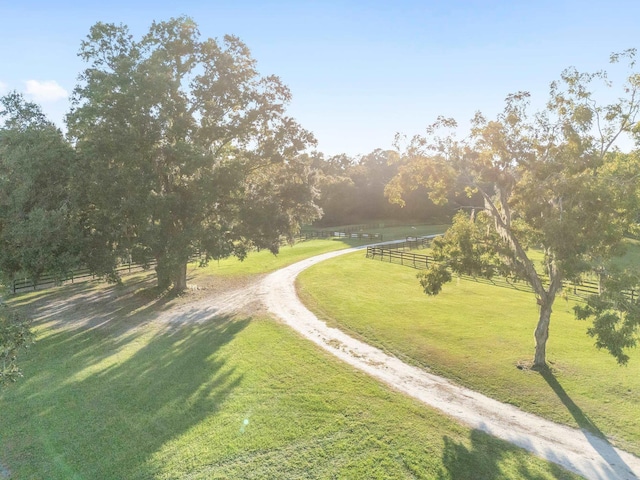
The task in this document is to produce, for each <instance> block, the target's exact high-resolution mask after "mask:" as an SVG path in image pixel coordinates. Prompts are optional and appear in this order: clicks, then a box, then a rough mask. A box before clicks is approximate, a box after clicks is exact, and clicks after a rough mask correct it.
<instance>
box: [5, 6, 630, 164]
mask: <svg viewBox="0 0 640 480" xmlns="http://www.w3.org/2000/svg"><path fill="white" fill-rule="evenodd" d="M181 15H187V16H189V17H191V18H193V20H194V21H195V22H196V23H197V24H198V27H199V30H200V33H201V35H202V37H204V38H207V37H213V38H222V37H223V36H224V35H225V34H233V35H236V36H238V37H240V39H241V40H243V41H244V42H245V43H246V44H247V45H248V47H249V48H250V50H251V52H252V55H253V57H254V58H255V59H256V60H257V62H258V70H259V71H260V73H261V74H263V75H270V74H275V75H277V76H279V77H280V78H281V80H282V81H283V82H284V83H285V84H286V85H287V86H288V87H289V88H290V89H291V92H292V95H293V98H292V101H291V104H290V105H289V108H288V113H289V115H291V116H293V117H295V118H296V119H297V120H298V122H299V123H300V124H301V125H302V126H303V127H305V128H306V129H308V130H310V131H312V132H313V133H314V135H315V137H316V139H317V140H318V146H317V148H318V150H319V151H321V152H323V153H325V155H327V156H329V155H336V154H340V153H346V154H348V155H351V156H354V157H355V156H358V155H362V154H367V153H369V152H371V151H373V150H374V149H376V148H383V149H387V148H392V146H393V141H394V137H395V135H396V133H400V134H404V135H407V136H413V135H415V134H422V133H424V131H425V128H426V126H427V125H429V124H431V123H433V122H434V121H435V119H436V118H437V117H438V116H439V115H444V116H447V117H453V118H456V119H457V120H458V121H459V122H460V124H461V125H462V126H463V127H464V125H465V122H468V120H469V119H470V118H471V117H472V116H473V115H474V113H475V112H476V111H482V112H483V113H484V114H485V115H486V116H488V117H489V118H491V117H493V116H495V115H496V114H497V113H498V112H499V111H500V110H501V109H502V108H503V106H504V99H505V97H506V96H507V95H508V94H509V93H513V92H516V91H528V92H530V93H531V95H532V104H533V106H534V107H536V106H543V105H544V102H545V101H546V99H547V94H548V87H549V83H550V82H551V81H552V80H555V79H557V78H558V77H559V75H560V73H561V72H562V70H563V69H565V68H567V67H571V66H573V67H576V68H577V69H578V70H581V71H593V70H599V69H609V65H608V59H609V55H610V54H611V53H612V52H619V51H622V50H625V49H628V48H633V47H640V29H638V27H637V21H638V18H640V1H637V0H608V1H607V2H605V1H603V0H600V1H593V0H552V1H551V0H537V1H523V0H494V1H491V0H485V1H480V0H477V1H472V0H449V1H444V0H443V1H435V0H423V1H418V0H387V1H377V0H370V1H337V0H324V1H304V0H297V1H294V0H291V1H268V0H262V1H259V0H253V1H245V0H235V1H227V0H217V1H216V0H207V1H192V0H183V1H181V2H176V1H166V0H155V1H136V0H129V1H122V0H112V1H110V2H100V3H99V4H94V3H93V2H90V1H82V2H80V1H73V2H72V1H67V0H59V1H57V2H51V1H46V2H45V1H30V0H22V1H20V2H17V1H15V0H0V94H4V93H7V92H9V91H12V90H17V91H19V92H21V93H23V94H24V95H25V96H26V97H27V98H28V99H29V100H32V101H35V102H37V103H39V104H40V105H41V106H42V108H43V110H44V112H45V113H46V114H47V115H48V116H49V118H50V119H51V120H53V121H54V122H56V123H57V124H58V125H59V126H60V127H61V128H63V129H64V123H63V119H64V115H65V113H66V112H67V111H68V109H69V96H70V94H71V92H72V91H73V89H74V87H75V85H76V84H77V82H78V75H79V74H80V73H81V72H82V70H83V69H84V68H86V65H85V64H84V63H83V62H82V60H81V59H80V58H79V57H78V56H77V53H78V51H79V47H80V43H81V41H82V40H83V39H84V38H86V36H87V34H88V33H89V29H90V28H91V26H92V25H94V24H95V23H96V22H98V21H101V22H109V23H116V24H124V25H127V26H128V27H129V28H130V31H131V33H132V34H133V35H134V37H136V38H140V37H141V36H142V35H143V34H144V33H146V31H147V30H148V28H149V26H150V25H151V22H152V21H154V20H156V21H162V20H168V19H169V18H172V17H177V16H181ZM607 95H609V94H608V93H607Z"/></svg>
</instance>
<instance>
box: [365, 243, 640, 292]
mask: <svg viewBox="0 0 640 480" xmlns="http://www.w3.org/2000/svg"><path fill="white" fill-rule="evenodd" d="M426 240H430V239H426ZM403 243H406V242H400V244H399V245H402V244H403ZM407 245H408V244H407ZM407 245H405V248H409V247H408V246H407ZM366 257H367V258H371V259H374V260H380V261H383V262H388V263H395V264H398V265H403V266H406V267H412V268H416V269H426V268H428V267H429V266H430V265H431V264H433V263H437V262H436V261H435V260H434V258H433V257H432V256H431V255H424V254H417V253H412V252H411V251H408V252H407V251H405V249H404V248H402V247H397V246H396V245H395V244H393V245H384V246H371V247H367V254H366ZM461 278H465V279H469V280H474V281H481V282H486V283H491V284H493V285H496V286H508V287H511V288H517V289H518V290H528V291H533V289H532V288H531V286H530V285H529V284H528V283H527V282H525V281H512V280H509V279H506V278H503V277H495V278H493V279H491V280H487V279H484V278H478V277H471V276H468V275H461ZM543 281H546V279H544V278H543ZM563 291H564V292H565V294H567V295H573V296H574V297H576V298H578V299H584V298H586V297H587V296H589V295H597V294H598V293H599V292H600V286H599V284H598V282H592V281H589V280H583V281H581V282H579V283H574V282H563ZM624 293H625V294H626V295H627V296H628V297H629V298H630V299H631V301H633V300H635V299H636V298H637V297H638V293H636V291H635V290H629V291H627V292H624Z"/></svg>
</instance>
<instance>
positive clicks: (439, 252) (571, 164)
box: [387, 51, 640, 368]
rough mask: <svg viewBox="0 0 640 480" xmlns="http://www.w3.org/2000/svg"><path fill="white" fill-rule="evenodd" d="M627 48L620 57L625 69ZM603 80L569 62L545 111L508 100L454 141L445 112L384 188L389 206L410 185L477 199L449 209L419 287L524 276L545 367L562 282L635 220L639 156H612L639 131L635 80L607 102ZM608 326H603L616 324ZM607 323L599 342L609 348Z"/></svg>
mask: <svg viewBox="0 0 640 480" xmlns="http://www.w3.org/2000/svg"><path fill="white" fill-rule="evenodd" d="M634 53H635V52H633V51H629V52H626V53H625V54H624V55H623V57H625V58H628V59H630V60H631V61H630V65H631V66H632V67H633V65H634V62H633V57H634ZM620 58H621V56H619V55H615V56H613V58H612V59H613V60H614V61H617V60H619V59H620ZM604 85H608V81H607V76H606V74H605V73H604V72H597V73H593V74H585V73H580V72H578V71H576V70H575V69H568V70H566V71H565V72H563V75H562V77H561V80H559V81H557V82H554V83H553V84H552V85H551V95H550V99H549V101H548V103H547V106H546V108H545V109H544V110H543V111H541V112H539V113H536V114H535V115H530V113H529V108H528V100H529V95H528V94H526V93H518V94H514V95H510V96H509V97H508V98H507V101H506V107H505V109H504V111H503V112H502V113H501V114H500V115H498V116H497V118H496V119H495V120H492V121H489V120H487V119H486V118H485V117H483V116H482V115H481V114H477V115H476V116H475V118H474V119H473V121H472V126H471V131H470V133H469V135H468V136H467V137H465V138H463V139H458V138H457V137H456V135H455V127H456V124H455V122H454V121H453V120H449V119H444V118H441V119H439V120H438V122H437V123H436V124H434V125H433V126H431V127H430V128H429V129H428V131H427V135H425V136H416V137H414V138H413V139H412V140H411V141H410V142H409V143H408V145H407V146H406V148H404V150H403V151H402V159H401V164H400V167H399V173H398V175H397V176H396V177H395V178H394V180H393V181H392V182H391V183H390V184H389V185H388V186H387V194H388V196H389V197H390V198H391V199H392V200H395V201H397V202H402V196H403V195H406V193H407V192H409V191H412V190H414V189H415V188H417V187H418V186H425V187H427V188H428V190H429V194H430V196H431V198H432V199H433V200H434V201H443V200H444V199H446V197H447V195H450V194H451V193H452V192H463V191H466V192H467V193H468V194H469V195H471V194H475V195H478V194H479V195H480V196H481V198H482V200H483V202H484V207H483V208H480V209H479V210H480V211H479V212H475V211H474V210H472V209H469V210H467V211H466V212H465V213H461V214H459V215H457V216H456V218H455V220H454V224H453V226H452V228H451V229H450V230H449V231H448V232H447V233H446V234H445V235H444V237H442V238H441V239H438V240H436V241H435V242H434V252H435V256H436V257H437V259H438V260H440V262H441V263H440V264H438V265H433V266H432V267H431V268H430V269H429V270H427V271H426V272H424V273H423V274H422V275H420V277H421V284H422V286H423V288H424V290H425V292H426V293H428V294H431V295H433V294H437V293H438V292H439V291H440V289H441V288H442V285H443V283H445V282H447V281H449V280H450V279H451V272H453V273H456V274H468V275H476V276H483V277H491V276H493V275H498V274H501V275H505V276H508V277H512V278H517V279H522V280H525V281H526V282H528V283H529V284H530V285H531V287H532V289H533V291H534V292H535V295H536V298H537V303H538V306H539V311H540V315H539V319H538V322H537V326H536V328H535V335H534V336H535V343H536V346H535V357H534V362H533V364H534V366H535V367H537V368H542V367H544V366H545V365H546V345H547V339H548V337H549V324H550V319H551V312H552V307H553V304H554V301H555V299H556V298H557V295H558V293H559V292H560V291H561V289H562V285H563V281H565V280H574V281H579V280H580V278H581V277H582V276H583V275H585V274H590V273H591V272H593V271H594V269H600V271H602V269H603V268H605V266H606V264H607V260H608V259H610V258H611V256H612V255H613V254H615V253H616V252H618V251H619V248H620V245H621V241H622V239H623V235H624V233H625V231H627V229H628V228H629V227H630V225H631V224H632V223H633V222H634V221H636V220H637V211H638V210H637V208H638V203H637V198H638V195H637V187H636V183H637V182H636V178H637V171H638V163H637V161H636V160H635V158H636V157H634V156H632V155H621V154H617V153H616V152H617V148H616V142H617V140H618V139H619V138H620V136H621V135H622V134H624V133H625V132H627V133H633V130H634V129H635V128H636V127H637V124H636V117H637V114H638V111H639V109H640V91H639V87H640V75H638V74H636V73H631V74H630V75H628V76H627V78H626V83H625V84H624V87H623V89H622V90H621V97H620V98H619V99H617V100H615V101H613V102H612V103H604V104H603V103H599V102H598V101H596V98H595V95H594V94H593V93H592V89H596V88H598V89H600V90H602V87H603V86H604ZM451 129H453V130H451ZM530 247H535V248H539V249H541V250H542V252H543V254H544V260H543V261H542V264H541V265H537V264H536V263H535V262H534V261H533V260H532V258H531V256H530V252H529V248H530ZM609 305H610V304H609ZM583 313H584V314H583V315H582V316H586V315H589V314H594V312H591V311H590V312H583ZM609 318H610V317H609ZM631 323H633V322H631ZM608 325H609V329H608V330H609V333H611V329H614V330H615V329H616V324H615V322H613V323H612V322H609V324H608ZM606 330H607V329H606V328H605V329H602V330H601V332H600V333H601V335H600V336H599V341H600V340H602V341H603V342H604V343H602V344H600V345H599V346H604V344H606V335H607V332H606ZM592 332H593V333H595V334H598V333H597V332H596V331H594V330H592ZM627 333H633V328H631V329H627ZM610 351H612V353H614V351H615V349H614V350H610ZM614 354H615V353H614ZM618 358H619V360H620V357H618Z"/></svg>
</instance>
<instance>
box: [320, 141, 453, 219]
mask: <svg viewBox="0 0 640 480" xmlns="http://www.w3.org/2000/svg"><path fill="white" fill-rule="evenodd" d="M397 157H398V153H397V152H396V151H393V150H382V149H376V150H374V151H373V152H371V153H369V154H367V155H362V156H360V157H358V158H351V157H348V156H346V155H337V156H334V157H330V158H328V159H326V160H325V159H316V161H315V163H314V164H315V165H317V166H318V168H319V170H320V171H321V172H322V173H323V178H322V182H321V186H320V192H321V195H320V199H319V201H318V204H319V205H320V206H321V207H322V210H323V212H324V215H323V217H322V220H321V223H322V224H325V225H341V224H350V223H363V222H369V221H373V220H385V219H396V220H400V219H403V220H411V221H416V220H420V219H422V220H433V219H438V220H441V219H442V218H446V217H449V216H450V209H449V208H443V207H437V206H435V205H434V204H433V203H432V202H431V200H429V199H428V197H426V196H425V195H424V192H423V191H422V190H420V191H418V192H413V193H411V194H409V195H408V196H407V197H406V198H405V200H406V202H405V203H406V205H405V208H404V209H402V208H400V207H398V206H397V205H393V204H391V203H389V202H388V201H387V199H386V197H385V193H384V191H385V186H386V185H387V183H389V181H390V180H391V179H392V178H393V177H394V175H395V174H396V173H397V171H398V161H397V160H398V159H397Z"/></svg>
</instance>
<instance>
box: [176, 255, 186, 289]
mask: <svg viewBox="0 0 640 480" xmlns="http://www.w3.org/2000/svg"><path fill="white" fill-rule="evenodd" d="M186 289H187V262H184V263H182V264H181V265H179V266H178V267H177V268H176V269H175V272H174V275H173V290H174V291H176V292H182V291H183V290H186Z"/></svg>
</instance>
